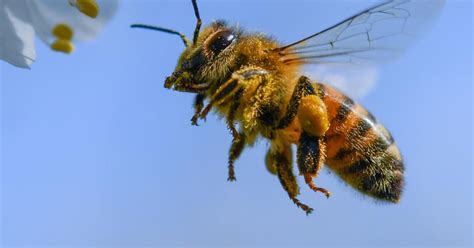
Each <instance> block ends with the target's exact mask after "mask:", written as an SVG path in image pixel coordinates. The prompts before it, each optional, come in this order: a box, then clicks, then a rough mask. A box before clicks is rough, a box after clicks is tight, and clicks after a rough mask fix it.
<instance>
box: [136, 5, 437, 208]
mask: <svg viewBox="0 0 474 248" xmlns="http://www.w3.org/2000/svg"><path fill="white" fill-rule="evenodd" d="M192 4H193V8H194V13H195V15H196V19H197V23H196V27H195V30H194V36H193V39H192V41H190V40H188V39H187V38H186V36H185V35H183V34H182V33H180V32H177V31H174V30H171V29H166V28H162V27H155V26H149V25H143V24H134V25H132V27H138V28H146V29H153V30H157V31H162V32H166V33H170V34H175V35H179V36H180V37H181V39H182V41H183V42H184V44H185V46H186V49H185V50H184V51H183V53H182V54H181V56H180V57H179V60H178V63H177V66H176V69H175V70H174V72H173V73H172V74H171V76H169V77H167V78H166V80H165V84H164V87H165V88H168V89H173V90H176V91H182V92H191V93H195V94H196V97H195V101H194V110H195V113H194V116H193V117H192V119H191V122H192V125H198V121H199V120H200V119H205V118H206V116H207V114H208V113H209V112H210V111H211V110H212V109H214V110H215V111H216V113H217V114H218V115H220V116H223V117H224V118H225V120H226V122H227V126H228V128H229V130H230V133H231V134H232V137H233V140H232V144H231V146H230V149H229V155H228V181H235V180H236V177H235V171H234V163H235V161H236V160H237V159H238V158H239V156H240V155H241V153H242V151H243V149H244V148H245V147H246V146H249V145H252V144H254V142H255V141H256V140H257V139H258V138H263V139H266V140H268V142H269V143H270V146H269V149H268V151H267V154H266V156H265V164H266V167H267V169H268V171H269V172H270V173H272V174H274V175H277V176H278V178H279V180H280V182H281V184H282V186H283V188H284V189H285V191H286V192H287V193H288V196H289V198H290V199H291V200H292V201H293V202H294V204H296V206H298V207H299V208H301V209H302V210H304V211H305V212H306V214H309V213H311V212H312V211H313V209H312V208H311V207H309V206H308V205H306V204H304V203H302V202H301V201H300V200H298V198H297V196H298V195H299V186H298V183H297V179H296V176H295V175H294V173H293V168H292V167H293V161H292V160H293V151H292V145H293V144H295V145H296V146H297V151H296V164H297V165H298V169H299V174H300V175H301V176H302V177H303V178H304V181H305V183H306V184H307V186H308V187H309V188H310V189H312V190H313V191H315V192H321V193H323V194H324V195H325V196H326V197H329V196H330V195H331V193H330V192H329V191H328V190H327V189H324V188H322V187H318V186H317V185H316V184H315V182H314V179H315V178H316V177H317V175H318V172H319V171H320V169H321V167H322V166H323V165H324V164H326V165H327V166H328V167H329V169H331V170H332V171H334V172H335V173H336V174H337V175H338V176H340V177H341V178H342V179H343V180H344V181H345V182H347V183H348V184H349V185H351V186H352V187H353V188H354V189H356V190H357V191H359V192H361V193H363V194H365V195H368V196H370V197H373V198H375V199H378V200H382V201H386V202H392V203H397V202H399V201H400V197H401V195H402V190H403V185H404V164H403V159H402V156H401V154H400V151H399V149H398V148H397V146H396V144H395V142H394V139H393V137H392V135H391V134H390V132H389V131H387V129H386V128H385V127H384V126H383V125H382V124H380V123H379V122H378V121H377V120H376V119H375V117H374V116H373V115H372V114H370V112H369V111H367V110H366V109H365V108H364V107H362V106H361V105H359V104H357V103H356V102H355V101H354V100H352V99H351V98H350V97H348V96H346V95H345V94H343V93H341V92H340V91H339V90H337V89H335V88H333V87H331V86H330V85H328V84H325V83H321V82H316V81H314V80H311V79H310V78H308V77H307V76H305V75H302V73H301V67H302V66H303V65H306V64H316V65H318V64H328V63H349V64H351V63H358V62H359V61H368V62H377V61H380V60H385V58H386V57H387V56H388V57H394V56H395V55H396V54H397V53H398V51H396V50H395V48H396V49H399V48H404V46H405V45H404V43H403V42H401V41H397V40H395V39H396V38H397V37H398V38H400V37H408V38H410V37H411V36H410V35H411V33H409V30H407V29H406V28H413V27H416V28H418V29H419V28H420V27H422V26H423V25H424V24H426V23H427V20H429V19H433V18H432V17H434V16H435V15H436V13H437V12H439V10H440V9H441V6H442V5H443V1H437V2H426V1H420V2H417V1H409V0H393V1H385V2H383V3H380V4H377V5H375V6H373V7H371V8H368V9H366V10H364V11H361V12H359V13H357V14H355V15H353V16H351V17H349V18H347V19H345V20H343V21H341V22H339V23H337V24H336V25H333V26H331V27H329V28H327V29H325V30H323V31H321V32H317V33H315V34H313V35H311V36H308V37H306V38H304V39H301V40H298V41H296V42H294V43H291V44H289V45H281V44H280V43H278V42H277V41H276V40H274V39H272V38H270V37H268V36H267V35H265V34H263V33H250V32H247V31H245V30H244V29H242V28H239V27H236V26H232V25H229V24H228V23H227V22H225V21H214V22H212V23H211V24H209V25H208V26H206V27H205V28H203V29H202V30H201V18H200V14H199V10H198V7H197V3H196V0H192ZM418 17H421V18H419V20H418V21H416V22H413V18H418ZM387 22H393V23H392V24H391V25H385V23H387ZM415 31H416V30H415ZM386 40H388V42H385V41H386ZM393 41H396V42H395V43H396V44H395V45H394V46H393V44H392V43H393ZM390 42H392V43H390ZM206 101H207V103H206V104H205V102H206Z"/></svg>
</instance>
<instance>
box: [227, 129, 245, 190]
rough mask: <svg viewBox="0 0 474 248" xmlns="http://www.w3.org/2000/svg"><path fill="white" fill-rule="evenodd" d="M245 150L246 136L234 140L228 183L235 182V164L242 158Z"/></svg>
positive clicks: (230, 153)
mask: <svg viewBox="0 0 474 248" xmlns="http://www.w3.org/2000/svg"><path fill="white" fill-rule="evenodd" d="M244 148H245V134H239V138H238V139H236V138H235V137H234V139H232V145H231V146H230V149H229V166H228V168H229V176H228V177H227V181H231V182H232V181H235V180H237V178H235V171H234V162H235V160H237V159H238V158H239V157H240V154H242V151H243V150H244Z"/></svg>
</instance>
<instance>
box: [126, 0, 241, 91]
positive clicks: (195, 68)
mask: <svg viewBox="0 0 474 248" xmlns="http://www.w3.org/2000/svg"><path fill="white" fill-rule="evenodd" d="M192 3H193V7H194V14H195V15H196V19H197V23H196V28H195V30H194V36H193V40H192V43H191V42H190V41H189V40H188V39H187V38H186V36H185V35H184V34H182V33H180V32H177V31H175V30H171V29H167V28H162V27H155V26H149V25H144V24H133V25H132V26H131V27H134V28H146V29H152V30H157V31H161V32H165V33H169V34H175V35H179V36H180V37H181V39H182V41H183V42H184V45H185V46H186V48H185V50H184V51H183V53H182V54H181V56H180V57H179V60H178V64H177V65H176V68H175V70H174V72H173V73H172V74H171V75H170V76H169V77H167V78H166V80H165V85H164V86H165V88H168V89H173V90H177V91H186V92H196V93H197V92H203V91H206V90H207V89H209V88H210V87H211V86H212V85H213V84H215V83H216V82H218V81H219V80H222V79H223V78H226V77H228V76H229V75H230V73H231V70H232V67H233V65H235V61H236V60H237V57H238V56H236V55H235V52H233V51H234V50H235V49H234V48H235V45H236V43H237V41H238V40H239V36H240V34H241V32H240V31H238V30H237V29H236V28H232V27H229V26H228V25H227V24H226V23H225V22H223V21H215V22H213V23H211V24H210V25H209V26H207V27H205V28H204V29H203V30H202V31H201V18H200V16H199V10H198V7H197V4H196V0H192Z"/></svg>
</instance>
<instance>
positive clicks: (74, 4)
mask: <svg viewBox="0 0 474 248" xmlns="http://www.w3.org/2000/svg"><path fill="white" fill-rule="evenodd" d="M117 1H118V0H97V1H96V0H0V59H1V60H4V61H7V62H8V63H10V64H12V65H14V66H18V67H22V68H29V66H30V64H31V63H33V61H34V60H35V58H36V52H35V36H36V35H37V36H38V37H39V38H40V39H41V40H42V41H43V42H45V43H46V44H48V45H49V46H50V47H51V49H53V50H55V51H60V52H64V53H70V52H72V51H73V50H74V45H73V41H75V40H79V41H83V40H88V39H91V38H93V37H95V36H96V35H97V34H98V33H99V32H100V30H101V29H102V27H103V26H104V24H105V22H106V21H108V20H109V19H110V18H111V17H112V15H113V14H114V13H115V11H116V9H117V4H118V3H117Z"/></svg>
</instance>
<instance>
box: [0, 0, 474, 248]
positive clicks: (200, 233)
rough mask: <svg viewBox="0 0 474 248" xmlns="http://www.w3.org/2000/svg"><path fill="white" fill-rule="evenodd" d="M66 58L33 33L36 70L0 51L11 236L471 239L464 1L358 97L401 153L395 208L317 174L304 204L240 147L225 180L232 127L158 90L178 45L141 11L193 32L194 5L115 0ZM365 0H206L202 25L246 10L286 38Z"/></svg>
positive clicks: (260, 26) (259, 148)
mask: <svg viewBox="0 0 474 248" xmlns="http://www.w3.org/2000/svg"><path fill="white" fill-rule="evenodd" d="M122 3H123V4H122V5H121V7H120V10H119V12H118V13H117V16H116V18H115V19H114V20H113V21H112V22H111V23H109V25H108V26H107V27H106V29H105V30H104V32H103V33H102V34H101V36H100V37H99V38H98V39H96V40H94V41H92V42H89V43H83V44H78V45H77V49H76V51H75V53H74V54H72V55H63V54H57V53H52V52H50V51H49V48H47V47H46V46H44V45H43V44H38V47H37V48H38V51H37V53H38V58H37V61H36V62H35V63H34V64H33V66H32V69H31V70H21V69H17V68H14V67H12V66H10V65H8V64H5V63H3V62H0V73H1V74H0V83H1V169H2V170H1V173H2V174H1V188H2V191H1V193H2V195H1V196H2V198H1V210H2V212H1V213H2V215H1V234H2V242H1V243H0V244H1V245H3V246H4V247H14V246H19V245H23V246H25V247H40V246H42V247H49V246H55V247H72V246H76V247H86V246H91V247H92V246H95V247H105V246H108V247H174V246H181V247H188V246H200V247H208V246H214V247H222V246H233V247H238V246H247V247H251V246H252V247H262V246H267V247H295V246H298V247H314V246H318V245H319V246H327V247H331V246H333V247H335V246H337V247H341V246H342V247H369V246H374V247H402V246H407V247H419V246H428V247H430V246H445V247H454V246H466V247H467V246H470V245H471V244H472V236H473V235H472V195H473V194H472V188H473V185H472V140H473V135H472V124H473V123H472V113H473V112H472V93H473V91H472V3H471V2H470V1H449V2H448V3H447V4H446V6H445V8H444V10H443V12H442V13H441V16H440V18H439V20H438V21H437V22H436V24H435V25H434V26H433V28H432V29H431V30H430V31H429V32H427V33H426V34H425V35H424V36H423V37H422V38H421V39H420V40H419V41H418V42H417V43H416V44H415V45H414V46H412V47H411V49H409V51H408V52H407V53H406V54H405V55H404V56H403V57H401V58H400V59H398V60H397V61H395V62H393V63H390V64H388V65H384V66H381V67H379V72H378V81H377V84H376V87H375V88H374V89H373V90H372V91H371V92H370V94H369V95H367V96H366V97H365V98H363V99H361V100H360V102H361V103H362V104H363V105H364V106H366V107H367V108H368V109H370V110H371V111H372V113H373V114H374V115H375V116H377V117H378V119H379V120H380V121H382V122H383V123H384V124H385V125H386V126H387V127H388V128H389V129H390V130H391V131H392V133H393V136H394V137H395V139H396V141H397V143H398V145H399V147H400V150H401V151H402V153H403V155H404V159H405V164H406V181H407V185H406V188H405V193H404V196H403V198H402V201H401V203H400V204H399V205H387V204H380V203H376V202H374V201H373V200H371V199H368V198H366V197H362V196H360V195H359V194H357V193H355V192H354V191H353V190H352V189H351V188H349V187H347V186H345V184H344V183H343V182H342V181H341V180H340V179H338V178H336V176H335V175H333V174H330V173H329V172H328V171H327V170H323V171H322V173H321V175H320V176H319V177H318V178H317V179H316V182H317V183H318V185H321V186H324V187H325V188H327V189H330V190H331V191H332V193H333V196H332V197H331V198H330V199H329V200H327V199H325V197H323V196H322V195H321V194H315V193H313V192H310V191H309V190H308V189H307V188H306V187H304V185H303V181H302V180H301V178H300V180H299V182H300V184H302V187H301V188H302V190H301V193H302V195H301V197H300V199H301V200H302V201H303V202H305V203H307V204H309V205H311V206H312V207H314V208H315V211H314V213H313V214H312V215H310V216H309V217H308V216H306V215H304V213H303V212H302V211H301V210H299V209H297V208H296V207H295V206H294V205H293V203H292V202H291V201H290V200H289V199H288V197H287V195H286V193H285V192H284V190H283V189H282V188H281V186H280V184H279V182H278V179H277V178H276V177H274V176H271V175H269V174H268V173H267V172H266V170H265V168H264V163H263V158H264V155H265V151H266V149H267V144H266V142H260V143H259V144H257V145H256V146H255V147H253V148H251V149H247V150H245V152H244V154H243V155H242V157H241V159H239V160H238V162H237V163H236V173H237V182H235V183H229V182H227V181H226V178H227V164H226V163H227V150H228V147H229V145H230V141H231V136H230V134H228V131H227V129H226V126H225V123H224V122H223V121H222V120H219V119H218V118H216V117H215V116H213V117H209V118H208V120H207V122H206V123H204V124H203V125H201V126H199V127H194V126H191V125H190V121H189V120H190V118H191V116H192V108H191V104H192V99H193V97H192V96H191V95H189V94H185V93H179V92H172V91H169V90H166V89H164V88H163V82H164V78H165V77H166V76H167V75H169V74H170V73H171V72H172V71H173V69H174V66H175V63H176V60H177V57H178V56H179V54H180V52H181V51H182V49H183V46H182V43H181V41H180V40H179V39H178V38H177V37H174V36H171V35H167V34H163V33H157V32H151V31H144V30H132V29H130V28H129V27H128V26H129V25H130V24H131V23H136V22H141V23H149V24H156V25H161V26H166V27H170V28H175V29H177V30H180V31H182V32H186V33H187V34H189V35H190V34H191V33H192V31H193V27H194V16H193V12H192V7H191V5H190V3H189V2H188V1H123V2H122ZM372 3H373V2H369V1H360V2H359V1H358V2H355V1H354V2H348V1H343V2H340V1H338V2H329V1H324V2H323V1H314V2H313V1H296V3H293V2H290V1H255V3H254V1H230V2H226V1H200V3H199V6H200V9H201V15H202V17H203V20H204V22H205V23H208V22H210V21H211V20H213V19H220V18H223V19H227V20H229V21H231V22H239V23H240V25H241V26H243V27H247V28H249V29H250V30H255V31H256V30H260V31H263V32H265V33H268V34H271V35H273V36H275V37H277V38H278V39H279V40H281V41H282V42H283V43H287V42H291V41H294V40H296V39H299V38H302V37H304V36H306V35H309V34H311V33H314V32H316V31H319V30H321V29H323V28H325V27H327V26H328V25H330V24H333V23H336V22H338V21H340V20H341V19H343V18H345V17H347V16H349V15H351V14H353V13H355V12H356V11H359V10H361V9H363V8H365V7H367V6H370V5H371V4H372Z"/></svg>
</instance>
